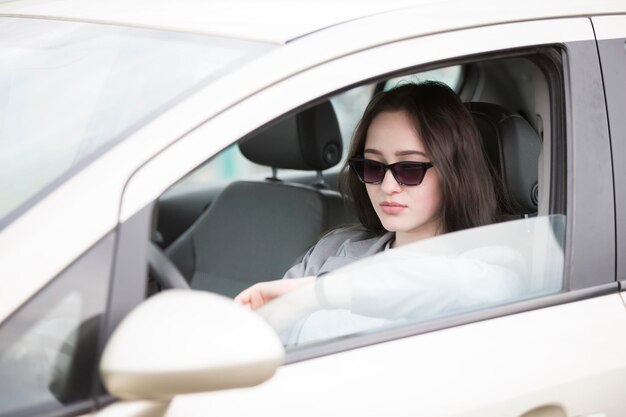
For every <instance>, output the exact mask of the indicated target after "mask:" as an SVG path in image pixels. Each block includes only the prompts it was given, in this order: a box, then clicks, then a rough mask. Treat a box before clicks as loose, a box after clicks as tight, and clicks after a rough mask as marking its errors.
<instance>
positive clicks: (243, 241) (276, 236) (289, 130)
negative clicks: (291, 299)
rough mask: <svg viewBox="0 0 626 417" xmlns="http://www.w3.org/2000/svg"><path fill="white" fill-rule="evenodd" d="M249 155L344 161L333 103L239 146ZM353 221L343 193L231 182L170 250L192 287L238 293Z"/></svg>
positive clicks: (277, 274) (313, 162) (297, 162)
mask: <svg viewBox="0 0 626 417" xmlns="http://www.w3.org/2000/svg"><path fill="white" fill-rule="evenodd" d="M240 149H241V151H242V153H243V154H244V156H246V158H248V159H250V160H251V161H253V162H256V163H259V164H262V165H266V166H268V167H272V168H277V169H279V168H288V169H300V170H308V171H312V172H315V171H321V170H323V169H327V168H330V167H332V166H334V165H336V164H337V163H338V162H339V161H340V159H341V152H342V141H341V134H340V131H339V125H338V123H337V118H336V116H335V113H334V110H333V108H332V105H331V103H330V102H323V103H321V104H319V105H317V106H315V107H313V108H311V109H308V110H305V111H303V112H300V113H298V114H296V115H294V116H291V117H288V118H286V119H283V120H281V121H279V122H278V123H275V124H274V125H272V126H270V127H269V128H267V129H264V130H263V131H262V132H260V133H258V134H256V135H255V136H254V137H251V138H249V139H248V140H246V141H245V142H244V143H242V144H240ZM351 219H353V215H351V214H350V212H349V209H348V208H347V207H346V205H345V204H344V201H343V199H342V197H341V196H340V195H339V193H337V192H335V191H331V190H326V189H321V188H319V187H313V186H308V185H302V184H295V183H289V182H284V181H280V180H277V179H270V180H265V181H237V182H234V183H231V184H230V185H229V186H227V187H226V188H225V189H224V190H223V191H222V192H221V193H220V195H219V196H218V197H217V198H216V199H215V201H214V202H213V203H212V204H211V206H210V207H209V208H208V210H207V211H206V212H205V213H203V214H202V215H201V216H200V218H199V219H198V220H197V221H196V222H195V223H194V225H193V226H192V227H191V228H190V229H189V230H188V231H187V232H185V233H184V234H183V235H182V236H181V237H180V238H179V239H177V241H175V242H174V243H173V244H172V245H171V246H170V247H169V248H168V249H167V251H166V253H167V254H168V255H169V256H170V258H171V259H172V261H173V262H174V263H175V264H176V265H177V266H178V268H179V269H180V270H181V272H182V273H183V275H184V276H185V277H186V278H187V279H188V280H189V282H190V285H191V287H192V288H196V289H202V290H209V291H213V292H217V293H220V294H223V295H227V296H231V297H232V296H234V295H236V294H237V293H239V292H240V291H242V290H243V289H245V288H247V287H249V286H250V285H252V284H254V283H256V282H259V281H265V280H271V279H277V278H281V277H282V276H283V275H284V273H285V272H286V271H287V270H288V269H289V267H291V266H292V264H293V263H294V261H295V260H296V259H298V258H299V257H300V256H301V255H302V254H303V253H304V252H306V250H308V249H309V248H310V247H311V246H313V245H314V244H315V243H316V242H317V240H318V239H319V238H320V237H321V235H322V234H323V233H324V232H325V231H327V230H329V229H331V228H333V227H334V226H337V225H338V224H341V223H344V222H348V221H350V220H351Z"/></svg>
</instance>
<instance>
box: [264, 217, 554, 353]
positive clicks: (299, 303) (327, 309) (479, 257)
mask: <svg viewBox="0 0 626 417" xmlns="http://www.w3.org/2000/svg"><path fill="white" fill-rule="evenodd" d="M564 231H565V216H562V215H553V216H546V217H535V218H527V219H520V220H514V221H510V222H505V223H499V224H494V225H490V226H484V227H479V228H474V229H468V230H463V231H459V232H454V233H449V234H445V235H441V236H437V237H435V238H431V239H427V240H423V241H420V242H416V243H414V244H411V245H406V246H403V247H399V248H397V249H390V250H386V251H384V252H382V253H380V254H378V255H376V256H373V257H370V258H367V259H364V260H362V261H359V262H355V263H353V264H350V265H348V266H346V267H344V268H341V269H338V270H337V271H335V272H332V273H329V274H327V275H324V276H323V277H319V278H318V279H317V280H316V281H315V283H314V284H313V285H309V286H306V287H304V288H302V289H298V290H296V291H293V292H292V293H288V294H287V295H285V296H283V297H281V298H278V299H276V300H275V301H273V302H270V303H268V304H267V305H265V306H263V307H261V308H260V309H259V310H258V312H259V314H261V315H262V316H263V317H264V318H265V319H266V320H267V321H268V322H269V323H270V324H271V325H272V326H273V327H274V329H275V330H276V331H277V332H278V333H279V335H280V336H281V338H282V339H283V341H284V343H285V345H287V346H298V345H302V344H306V343H309V342H318V341H323V340H329V339H333V338H337V337H340V336H345V335H350V334H356V333H362V332H371V331H374V330H380V329H384V328H388V327H392V326H398V325H402V324H407V323H416V322H423V321H428V320H433V319H438V318H443V317H448V316H452V315H458V314H462V313H467V312H470V311H476V310H481V309H486V308H489V307H494V306H498V305H503V304H509V303H513V302H517V301H521V300H525V299H529V298H534V297H538V296H541V295H545V294H549V293H554V292H558V291H560V290H561V289H562V280H563V262H564V258H563V246H564V237H565V236H564Z"/></svg>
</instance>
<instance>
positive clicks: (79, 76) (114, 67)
mask: <svg viewBox="0 0 626 417" xmlns="http://www.w3.org/2000/svg"><path fill="white" fill-rule="evenodd" d="M272 47H273V46H271V45H267V44H261V43H254V42H247V41H246V42H244V41H239V40H229V39H221V38H216V37H209V36H201V35H191V34H184V33H173V32H161V31H155V30H146V29H136V28H128V27H116V26H109V25H95V24H86V23H75V22H64V21H46V20H37V19H16V18H6V17H5V18H0V55H1V56H2V60H0V144H1V147H2V148H1V149H2V152H1V153H0V189H1V190H2V198H1V199H0V228H2V227H3V226H5V225H6V224H8V222H10V220H11V218H12V217H14V216H16V215H18V213H19V212H20V211H21V210H20V208H22V209H23V208H26V207H28V206H29V205H30V204H32V202H33V201H36V200H37V199H38V198H41V196H43V195H45V194H46V193H47V192H49V191H50V190H51V189H53V188H55V187H56V186H57V185H58V184H60V183H61V182H63V181H64V180H65V178H67V177H68V176H69V175H73V174H74V173H76V172H77V171H78V170H79V169H80V168H82V167H84V166H85V165H86V164H87V163H88V162H89V161H90V160H93V158H95V157H96V156H97V155H99V154H101V153H102V152H104V151H105V150H106V149H109V148H110V147H111V146H112V145H113V144H115V143H117V142H119V141H120V140H122V139H123V138H124V137H127V136H128V135H129V133H130V132H132V131H134V130H136V129H137V128H138V127H139V126H141V125H143V124H145V123H146V122H147V121H149V120H150V119H152V118H154V117H155V116H156V115H157V114H159V113H161V112H162V111H164V110H165V109H167V107H168V106H170V105H171V104H172V103H173V102H175V101H178V100H180V99H181V98H183V97H184V96H186V95H188V94H189V93H190V92H191V91H193V90H195V89H196V88H197V87H198V86H200V85H205V84H207V83H209V82H211V81H213V80H215V79H216V78H218V77H219V76H220V75H221V74H224V73H225V72H227V71H228V70H229V69H230V68H233V67H236V66H239V65H240V64H241V63H242V62H245V61H249V60H252V59H253V58H255V57H257V56H258V55H260V54H261V53H264V52H266V51H267V50H268V49H270V48H272Z"/></svg>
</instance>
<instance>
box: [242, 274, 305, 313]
mask: <svg viewBox="0 0 626 417" xmlns="http://www.w3.org/2000/svg"><path fill="white" fill-rule="evenodd" d="M314 280H315V277H303V278H290V279H279V280H275V281H265V282H259V283H258V284H254V285H253V286H251V287H250V288H247V289H245V290H243V291H242V292H240V293H239V294H238V295H237V296H236V297H235V302H236V303H238V304H241V305H242V306H245V307H248V308H249V309H251V310H256V309H257V308H259V307H261V306H263V305H265V304H266V303H268V302H270V301H272V300H273V299H274V298H276V297H280V296H281V295H284V294H287V293H288V292H291V291H293V290H294V289H296V288H299V287H301V286H303V285H305V284H307V283H310V282H313V281H314Z"/></svg>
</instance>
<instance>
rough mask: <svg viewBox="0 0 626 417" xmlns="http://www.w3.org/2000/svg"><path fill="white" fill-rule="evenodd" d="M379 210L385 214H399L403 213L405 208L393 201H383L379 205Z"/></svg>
mask: <svg viewBox="0 0 626 417" xmlns="http://www.w3.org/2000/svg"><path fill="white" fill-rule="evenodd" d="M380 208H381V210H382V211H383V213H385V214H399V213H401V212H402V211H404V209H406V208H407V206H405V205H404V204H400V203H396V202H393V201H383V202H382V203H380Z"/></svg>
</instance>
